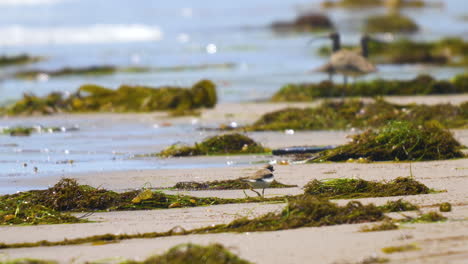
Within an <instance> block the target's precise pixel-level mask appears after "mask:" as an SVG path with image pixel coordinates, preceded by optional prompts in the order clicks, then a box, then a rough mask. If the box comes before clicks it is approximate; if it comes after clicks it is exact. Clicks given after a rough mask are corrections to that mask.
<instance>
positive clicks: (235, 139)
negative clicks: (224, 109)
mask: <svg viewBox="0 0 468 264" xmlns="http://www.w3.org/2000/svg"><path fill="white" fill-rule="evenodd" d="M268 151H269V150H268V149H266V148H264V147H262V146H261V145H260V144H259V143H257V142H255V141H254V140H253V139H251V138H249V137H248V136H245V135H242V134H238V133H234V134H224V135H219V136H213V137H209V138H207V139H205V140H204V141H202V142H201V143H195V145H194V146H184V145H178V144H177V145H172V146H170V147H168V148H166V149H165V150H163V151H161V152H160V153H158V154H157V155H158V156H161V157H182V156H198V155H227V154H249V153H265V152H268Z"/></svg>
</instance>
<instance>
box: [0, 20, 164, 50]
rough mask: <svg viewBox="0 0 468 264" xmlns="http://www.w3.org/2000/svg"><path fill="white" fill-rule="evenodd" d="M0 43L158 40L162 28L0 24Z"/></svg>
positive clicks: (103, 25)
mask: <svg viewBox="0 0 468 264" xmlns="http://www.w3.org/2000/svg"><path fill="white" fill-rule="evenodd" d="M0 36H2V38H1V39H0V45H1V46H24V45H60V44H91V43H115V42H142V41H158V40H161V39H162V36H163V34H162V32H161V30H160V28H159V27H157V26H148V25H141V24H130V25H125V24H115V25H110V24H107V25H105V24H101V25H99V24H98V25H91V26H85V27H38V28H34V27H25V26H20V25H12V26H6V27H0Z"/></svg>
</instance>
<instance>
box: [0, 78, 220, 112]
mask: <svg viewBox="0 0 468 264" xmlns="http://www.w3.org/2000/svg"><path fill="white" fill-rule="evenodd" d="M216 102H217V95H216V86H215V85H214V83H213V82H211V81H209V80H202V81H199V82H198V83H196V84H195V85H193V87H192V88H191V89H186V88H181V87H159V88H151V87H144V86H128V85H122V86H120V87H119V89H117V90H112V89H108V88H104V87H101V86H98V85H92V84H89V85H83V86H81V87H80V88H79V89H78V91H77V92H76V93H73V94H71V95H70V96H68V97H64V96H63V95H62V94H61V93H57V92H53V93H50V94H49V95H46V96H45V97H37V96H34V95H28V94H25V95H24V96H23V98H22V99H20V100H19V101H17V102H16V103H15V104H13V105H11V106H7V107H5V108H4V109H0V113H2V112H3V113H4V114H7V115H21V114H22V115H33V114H54V113H61V112H70V113H77V112H151V111H162V110H173V111H184V110H193V109H198V108H203V107H207V108H212V107H214V105H215V104H216Z"/></svg>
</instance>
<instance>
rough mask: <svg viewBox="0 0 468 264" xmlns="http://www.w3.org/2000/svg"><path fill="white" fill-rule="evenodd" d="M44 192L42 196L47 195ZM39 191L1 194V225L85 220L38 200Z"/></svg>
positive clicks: (78, 221)
mask: <svg viewBox="0 0 468 264" xmlns="http://www.w3.org/2000/svg"><path fill="white" fill-rule="evenodd" d="M46 195H47V194H45V193H44V194H43V195H42V197H45V198H47V197H46ZM38 197H41V196H39V195H38V193H37V191H29V192H23V193H18V194H13V195H3V196H0V225H18V224H33V225H36V224H61V223H80V222H85V221H84V220H80V219H78V218H76V217H74V216H71V215H69V214H66V213H62V212H59V211H58V210H57V209H58V208H57V206H55V208H53V207H54V206H53V205H52V206H49V205H48V204H45V203H42V202H40V201H37V200H36V198H38Z"/></svg>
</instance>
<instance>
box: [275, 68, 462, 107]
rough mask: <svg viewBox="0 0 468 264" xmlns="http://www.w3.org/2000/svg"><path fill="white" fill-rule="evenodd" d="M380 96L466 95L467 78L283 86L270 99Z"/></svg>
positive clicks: (418, 77)
mask: <svg viewBox="0 0 468 264" xmlns="http://www.w3.org/2000/svg"><path fill="white" fill-rule="evenodd" d="M343 93H345V94H346V95H347V96H368V97H373V96H384V95H429V94H458V93H468V75H466V74H460V75H456V76H455V77H454V78H453V79H452V80H436V79H434V78H432V77H431V76H429V75H419V76H417V77H416V78H414V79H411V80H384V79H376V80H372V81H361V82H356V83H355V84H353V85H352V87H345V86H344V85H341V84H335V83H332V82H330V81H323V82H320V83H299V84H286V85H284V86H283V87H281V89H280V90H279V91H278V92H276V93H275V94H274V95H273V96H272V98H271V99H270V100H271V101H272V102H307V101H313V100H315V99H318V98H330V97H339V96H341V95H342V94H343Z"/></svg>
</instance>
